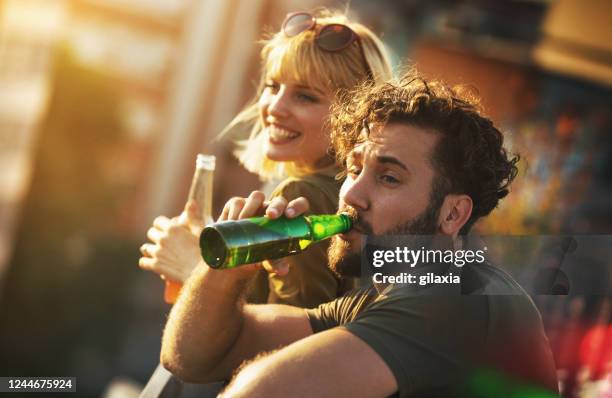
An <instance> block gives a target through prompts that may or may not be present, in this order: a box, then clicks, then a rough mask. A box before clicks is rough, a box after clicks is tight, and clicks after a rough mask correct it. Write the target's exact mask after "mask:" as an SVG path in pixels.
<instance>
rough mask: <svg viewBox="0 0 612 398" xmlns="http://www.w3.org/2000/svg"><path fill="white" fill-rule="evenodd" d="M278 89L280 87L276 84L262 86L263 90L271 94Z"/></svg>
mask: <svg viewBox="0 0 612 398" xmlns="http://www.w3.org/2000/svg"><path fill="white" fill-rule="evenodd" d="M279 87H280V86H279V84H278V83H276V82H266V84H264V88H266V89H268V90H270V91H272V92H277V91H278V89H279Z"/></svg>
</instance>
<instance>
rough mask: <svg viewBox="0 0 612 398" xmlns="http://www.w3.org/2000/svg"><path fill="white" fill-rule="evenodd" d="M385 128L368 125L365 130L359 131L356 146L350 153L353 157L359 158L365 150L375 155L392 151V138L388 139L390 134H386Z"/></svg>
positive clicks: (383, 126) (380, 125)
mask: <svg viewBox="0 0 612 398" xmlns="http://www.w3.org/2000/svg"><path fill="white" fill-rule="evenodd" d="M385 127H386V126H385V125H382V124H374V123H370V124H369V125H368V128H367V129H366V128H365V127H364V128H363V129H361V133H360V134H359V141H358V144H357V145H355V147H354V148H353V151H352V152H354V155H355V156H360V155H362V154H363V152H364V151H366V150H367V151H375V152H377V153H379V152H389V151H392V150H393V149H394V148H393V145H391V141H393V138H394V137H390V135H391V134H388V133H386V131H385V130H386V129H385ZM400 149H401V148H400Z"/></svg>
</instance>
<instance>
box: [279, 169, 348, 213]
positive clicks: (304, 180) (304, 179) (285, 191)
mask: <svg viewBox="0 0 612 398" xmlns="http://www.w3.org/2000/svg"><path fill="white" fill-rule="evenodd" d="M340 185H341V182H340V181H337V180H336V179H335V178H334V177H333V176H327V175H320V174H310V175H305V176H300V177H289V178H287V179H285V180H284V181H282V182H281V183H280V184H279V185H278V186H277V187H276V189H274V191H273V192H272V195H271V196H272V197H276V196H283V197H284V198H285V199H287V200H293V199H297V198H299V197H301V196H303V197H305V198H306V199H308V202H309V203H310V210H311V211H312V212H332V211H333V212H335V211H336V209H337V207H338V194H339V193H340Z"/></svg>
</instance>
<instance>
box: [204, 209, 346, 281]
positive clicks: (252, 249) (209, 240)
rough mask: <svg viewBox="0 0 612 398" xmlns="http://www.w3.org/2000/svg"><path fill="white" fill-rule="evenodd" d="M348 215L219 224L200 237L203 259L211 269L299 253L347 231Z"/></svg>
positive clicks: (209, 228)
mask: <svg viewBox="0 0 612 398" xmlns="http://www.w3.org/2000/svg"><path fill="white" fill-rule="evenodd" d="M351 227H352V220H351V218H350V217H349V216H348V215H347V214H324V215H311V216H299V217H295V218H286V217H280V218H277V219H275V220H272V219H270V218H268V217H253V218H246V219H244V220H238V221H222V222H218V223H216V224H211V225H209V226H208V227H206V228H204V230H203V231H202V234H201V235H200V249H201V251H202V258H203V259H204V261H206V264H208V265H209V266H210V267H211V268H216V269H226V268H234V267H237V266H239V265H244V264H251V263H257V262H260V261H263V260H272V259H276V258H281V257H286V256H291V255H295V254H298V253H301V252H302V251H304V250H306V249H307V248H308V247H309V246H310V245H311V244H313V243H314V242H318V241H321V240H323V239H327V238H329V237H331V236H333V235H336V234H340V233H344V232H347V231H348V230H350V229H351Z"/></svg>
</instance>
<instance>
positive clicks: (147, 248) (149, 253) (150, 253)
mask: <svg viewBox="0 0 612 398" xmlns="http://www.w3.org/2000/svg"><path fill="white" fill-rule="evenodd" d="M157 250H158V247H157V245H154V244H151V243H145V244H143V245H142V246H140V252H141V253H142V255H143V256H145V257H155V255H156V254H157Z"/></svg>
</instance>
